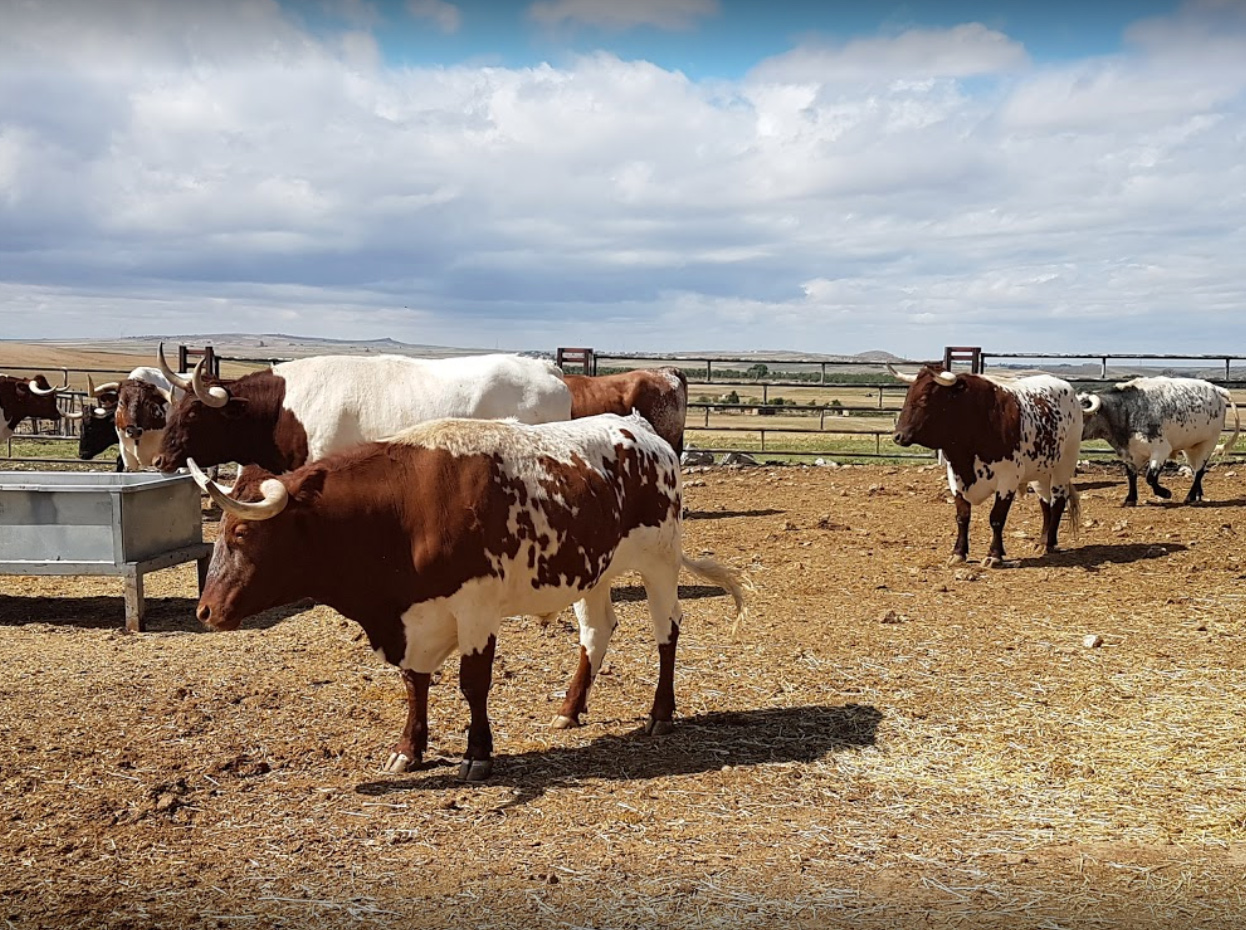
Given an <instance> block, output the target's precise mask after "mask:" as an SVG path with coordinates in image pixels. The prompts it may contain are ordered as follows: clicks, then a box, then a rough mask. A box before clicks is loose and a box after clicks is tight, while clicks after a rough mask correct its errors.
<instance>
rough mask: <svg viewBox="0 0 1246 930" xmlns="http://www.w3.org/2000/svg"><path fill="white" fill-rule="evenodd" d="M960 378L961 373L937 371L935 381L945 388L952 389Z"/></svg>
mask: <svg viewBox="0 0 1246 930" xmlns="http://www.w3.org/2000/svg"><path fill="white" fill-rule="evenodd" d="M959 378H960V372H959V371H936V372H935V380H936V381H938V382H939V383H940V384H942V385H944V386H945V387H951V386H952V385H953V384H955V383H956V381H957V379H959Z"/></svg>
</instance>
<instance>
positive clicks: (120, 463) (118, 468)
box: [113, 453, 125, 471]
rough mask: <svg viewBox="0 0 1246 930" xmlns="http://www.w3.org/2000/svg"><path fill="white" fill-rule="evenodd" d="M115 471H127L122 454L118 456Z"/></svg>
mask: <svg viewBox="0 0 1246 930" xmlns="http://www.w3.org/2000/svg"><path fill="white" fill-rule="evenodd" d="M113 471H125V459H123V458H122V457H121V454H120V453H118V454H117V463H116V464H115V465H114V466H113Z"/></svg>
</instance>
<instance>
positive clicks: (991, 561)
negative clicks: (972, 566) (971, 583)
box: [982, 555, 1004, 568]
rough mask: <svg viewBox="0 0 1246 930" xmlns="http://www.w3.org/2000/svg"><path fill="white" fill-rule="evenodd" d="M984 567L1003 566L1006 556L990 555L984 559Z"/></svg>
mask: <svg viewBox="0 0 1246 930" xmlns="http://www.w3.org/2000/svg"><path fill="white" fill-rule="evenodd" d="M982 567H983V568H1003V567H1004V557H1003V556H1002V555H988V556H987V557H986V558H985V559H983V560H982Z"/></svg>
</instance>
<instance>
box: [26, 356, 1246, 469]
mask: <svg viewBox="0 0 1246 930" xmlns="http://www.w3.org/2000/svg"><path fill="white" fill-rule="evenodd" d="M177 351H178V355H177V358H178V363H179V367H181V368H183V370H185V369H186V368H187V367H188V366H189V365H192V364H193V363H194V360H196V359H198V358H201V357H206V358H207V359H208V361H209V365H210V367H211V369H212V371H213V372H214V373H216V374H219V373H220V365H221V363H222V362H229V363H233V364H235V365H241V366H245V367H255V368H260V367H264V366H268V365H275V364H278V363H280V362H283V361H289V360H290V359H286V358H278V357H264V358H259V357H254V356H238V355H216V354H215V352H214V351H212V350H211V348H210V347H208V348H206V349H193V348H189V347H187V346H184V345H182V346H178V350H177ZM556 357H557V360H558V361H559V363H560V364H563V365H564V367H565V368H566V369H567V370H572V369H573V368H575V367H577V366H578V367H580V368H581V369H582V370H584V371H586V372H588V373H590V374H604V373H607V372H609V371H612V370H625V369H631V368H650V367H656V366H659V365H673V366H675V367H678V368H680V369H681V370H683V371H684V373H685V375H686V376H687V377H688V380H689V404H688V419H687V427H686V430H687V435H688V443H687V445H688V447H689V448H695V449H697V450H699V451H704V452H709V453H712V454H715V455H717V454H725V453H731V452H749V453H765V455H766V456H767V457H770V458H778V457H783V458H792V459H807V458H813V457H822V458H828V459H840V458H861V459H888V460H905V459H913V460H925V461H930V460H932V459H933V457H934V454H933V453H931V452H928V451H926V450H920V451H913V450H901V449H899V448H898V447H895V446H893V445H892V444H891V442H890V437H891V435H892V433H893V432H894V426H895V418H896V417H897V416H898V415H899V412H900V409H901V407H902V405H903V401H904V395H905V391H906V390H907V386H906V385H904V384H902V383H900V382H897V381H893V380H891V379H890V377H889V375H888V374H887V372H886V368H885V365H886V364H887V362H884V361H883V360H881V359H861V358H825V357H821V358H819V357H807V356H772V357H760V356H737V357H725V356H708V355H688V354H680V353H674V354H656V353H622V352H619V353H605V352H595V351H594V350H592V349H559V350H558V353H557V356H556ZM888 361H889V362H890V363H891V364H894V365H897V366H900V367H904V368H909V369H911V368H913V367H915V366H921V365H926V364H936V365H943V366H945V367H968V368H969V369H970V370H973V371H978V372H982V371H986V370H988V368H989V369H1001V368H1008V367H1011V368H1021V367H1024V368H1027V369H1034V370H1047V369H1050V368H1055V369H1062V368H1067V367H1068V365H1069V363H1070V362H1079V361H1080V362H1090V363H1097V364H1098V366H1099V369H1098V371H1097V372H1095V373H1094V374H1090V373H1078V374H1076V375H1071V374H1070V373H1069V372H1068V371H1067V370H1057V371H1055V372H1053V373H1057V374H1058V375H1059V376H1060V377H1063V378H1066V379H1067V380H1070V381H1073V382H1075V383H1077V384H1079V385H1085V386H1087V387H1093V386H1094V385H1097V384H1102V383H1110V382H1114V381H1118V380H1121V378H1122V377H1130V376H1132V374H1133V373H1136V372H1138V371H1140V370H1147V371H1154V373H1157V374H1158V373H1162V372H1164V371H1168V370H1171V369H1173V368H1174V367H1175V366H1174V365H1173V364H1172V363H1176V362H1185V363H1195V364H1196V366H1197V363H1199V362H1215V363H1216V364H1215V368H1216V374H1217V376H1216V377H1208V378H1207V379H1208V380H1210V381H1213V382H1214V383H1218V384H1222V385H1224V386H1225V387H1229V388H1231V389H1238V390H1241V389H1244V388H1246V356H1241V355H1232V354H1224V355H1217V354H1211V355H1206V354H1203V355H1175V354H1155V353H1144V354H1116V353H1101V352H1091V353H1086V354H1070V353H1047V354H1044V353H1035V352H986V351H983V350H982V349H980V348H977V347H962V346H952V347H947V348H946V349H945V351H944V353H943V358H942V359H937V360H930V359H889V360H888ZM1052 362H1056V363H1057V364H1056V365H1054V366H1053V365H1046V366H1045V365H1043V364H1026V363H1052ZM1111 362H1116V363H1117V365H1116V366H1113V365H1111V364H1110V363H1111ZM1126 362H1129V363H1132V364H1130V365H1127V366H1126V365H1124V364H1123V363H1126ZM1157 363H1159V364H1157ZM1113 367H1117V368H1128V369H1129V372H1128V373H1124V374H1117V375H1116V376H1112V375H1111V374H1110V371H1111V369H1112V368H1113ZM1182 367H1186V368H1188V367H1189V365H1188V364H1187V365H1186V366H1182ZM1203 367H1211V366H1203ZM1221 367H1222V368H1223V377H1219V376H1218V375H1219V372H1220V370H1221ZM46 370H49V371H67V372H69V373H71V374H75V375H85V374H88V373H89V374H92V375H105V376H114V377H115V376H118V375H120V376H122V377H124V375H126V374H128V370H120V369H105V368H69V369H63V368H60V367H56V368H49V369H46ZM34 371H35V369H29V370H28V369H19V370H17V373H29V374H33V373H34ZM1210 374H1211V373H1210V372H1207V375H1210ZM793 391H801V392H818V393H821V394H822V395H823V397H824V398H825V396H826V394H828V393H832V392H841V393H842V392H848V393H850V394H851V395H853V396H854V397H855V399H856V400H859V401H861V402H848V403H845V402H844V401H843V400H840V399H839V398H831V399H830V400H824V401H823V402H818V398H816V397H815V398H813V400H812V401H810V402H806V403H803V404H792V403H786V401H790V400H791V399H792V398H791V397H790V395H791V393H792V392H793ZM715 392H718V393H717V396H713V395H714V394H715ZM741 392H743V393H744V397H743V398H742V397H741V396H740V395H741ZM780 392H787V394H788V395H789V396H788V397H783V395H782V394H781V393H780ZM84 397H85V394H84V393H83V392H82V391H81V390H70V391H66V392H64V393H63V394H61V395H59V397H58V405H59V406H60V408H61V410H62V411H68V410H74V409H81V406H80V404H81V402H82V399H83V398H84ZM780 400H782V401H785V403H779V401H780ZM854 419H855V420H858V421H860V420H869V421H871V422H869V423H868V424H862V425H861V426H859V427H854V426H852V425H851V423H852V421H853V420H854ZM806 421H807V422H806ZM815 423H816V426H815V425H814V424H815ZM78 432H79V424H78V421H75V420H69V419H61V420H60V421H57V426H56V430H55V431H54V432H46V431H43V430H41V429H40V426H39V424H36V423H31V421H25V422H24V423H23V424H21V426H20V427H19V432H18V434H17V435H16V436H14V437H13V439H10V440H9V442H8V448H7V449H6V450H5V451H6V452H7V453H8V455H7V458H5V459H4V460H5V461H8V462H23V463H31V464H44V463H47V464H51V463H56V464H59V465H68V464H71V463H72V464H75V465H78V466H81V467H83V468H92V467H96V468H102V467H112V461H111V457H109V456H104V457H103V458H104V460H103V461H100V460H98V459H97V460H96V461H94V462H78V461H77V460H76V459H65V458H53V457H43V456H38V455H35V456H31V455H25V456H16V457H15V456H14V455H13V443H14V442H15V441H21V440H32V441H35V442H38V443H42V442H72V441H76V440H77V439H78ZM749 440H752V441H749ZM871 446H872V448H871ZM1085 454H1087V455H1092V456H1093V455H1111V454H1112V453H1111V450H1107V449H1102V448H1093V447H1087V448H1086V450H1085ZM1242 454H1246V452H1244V453H1235V456H1240V455H1242Z"/></svg>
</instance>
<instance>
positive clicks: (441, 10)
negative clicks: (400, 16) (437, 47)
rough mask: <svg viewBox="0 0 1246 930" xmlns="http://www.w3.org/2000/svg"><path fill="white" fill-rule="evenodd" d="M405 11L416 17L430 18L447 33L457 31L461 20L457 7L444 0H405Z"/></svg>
mask: <svg viewBox="0 0 1246 930" xmlns="http://www.w3.org/2000/svg"><path fill="white" fill-rule="evenodd" d="M407 12H408V13H410V14H411V15H412V16H414V17H415V18H416V19H431V20H432V21H433V22H434V23H436V24H437V28H438V29H440V30H441V31H442V32H444V33H447V34H449V33H454V32H458V31H459V26H461V25H462V20H463V17H462V14H461V13H460V12H459V8H458V7H457V6H455V5H454V4H453V3H446V0H407Z"/></svg>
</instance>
